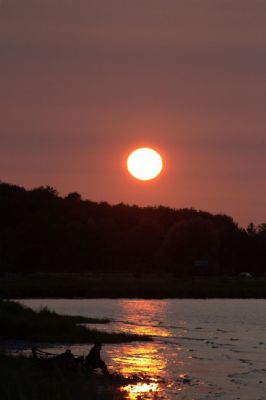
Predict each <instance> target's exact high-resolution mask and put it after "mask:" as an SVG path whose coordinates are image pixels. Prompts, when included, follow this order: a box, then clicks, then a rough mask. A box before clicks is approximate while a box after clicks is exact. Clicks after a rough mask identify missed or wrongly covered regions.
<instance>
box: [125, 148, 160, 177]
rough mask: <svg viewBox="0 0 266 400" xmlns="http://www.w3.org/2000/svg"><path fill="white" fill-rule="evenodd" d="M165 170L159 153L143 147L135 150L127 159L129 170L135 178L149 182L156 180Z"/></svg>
mask: <svg viewBox="0 0 266 400" xmlns="http://www.w3.org/2000/svg"><path fill="white" fill-rule="evenodd" d="M162 168H163V160H162V157H161V156H160V154H159V153H157V151H155V150H153V149H150V148H147V147H142V148H139V149H137V150H134V151H133V152H132V153H131V154H130V155H129V157H128V159H127V169H128V171H129V172H130V174H131V175H132V176H134V178H137V179H140V180H142V181H149V180H150V179H154V178H156V176H158V175H159V173H160V172H161V171H162Z"/></svg>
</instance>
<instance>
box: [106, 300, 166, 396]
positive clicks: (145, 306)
mask: <svg viewBox="0 0 266 400" xmlns="http://www.w3.org/2000/svg"><path fill="white" fill-rule="evenodd" d="M122 306H123V320H124V321H127V322H128V323H126V325H125V326H124V330H125V331H130V332H131V333H136V334H141V335H150V336H161V337H168V336H170V332H169V331H168V330H167V329H166V328H164V327H161V326H159V321H160V320H162V318H160V314H161V313H163V312H164V311H165V307H166V303H165V302H163V301H162V302H161V303H160V307H158V302H157V303H154V302H153V301H145V300H142V301H139V300H138V301H137V302H136V301H134V300H133V301H125V302H123V303H122ZM140 310H141V312H140ZM140 315H142V316H143V315H144V317H145V319H143V320H142V319H141V318H140ZM156 319H157V320H158V325H155V324H154V320H156ZM149 321H152V322H150V323H149ZM162 346H163V345H162V344H160V345H158V343H156V342H138V343H134V344H124V345H119V347H117V348H116V349H113V354H112V360H113V361H114V362H115V364H116V365H118V366H119V369H120V372H121V373H122V374H123V375H124V376H134V375H135V376H138V377H140V379H141V380H140V381H138V382H136V383H134V384H129V385H127V386H124V387H123V388H122V391H123V392H126V395H127V398H128V399H130V400H136V399H139V398H143V399H152V398H156V396H157V394H158V393H159V392H160V391H161V390H162V389H161V385H160V383H161V381H162V378H163V376H164V375H165V369H166V360H165V357H164V356H163V352H162V351H161V350H162Z"/></svg>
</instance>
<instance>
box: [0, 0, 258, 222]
mask: <svg viewBox="0 0 266 400" xmlns="http://www.w3.org/2000/svg"><path fill="white" fill-rule="evenodd" d="M265 122H266V1H263V0H249V1H247V0H231V1H229V0H119V1H118V0H93V1H90V0H2V1H1V0H0V168H1V169H0V171H1V173H0V179H1V180H2V181H6V182H11V183H16V184H19V185H23V186H26V187H27V188H31V187H36V186H40V185H47V184H49V185H51V186H54V187H55V188H56V189H58V191H59V193H60V194H62V195H65V194H67V193H68V192H70V191H78V192H80V193H81V195H82V196H83V198H89V199H92V200H97V201H99V200H106V201H108V202H110V203H118V202H125V203H129V204H132V203H136V204H139V205H159V204H163V205H168V206H173V207H176V208H180V207H194V208H196V209H203V210H207V211H210V212H214V213H227V214H229V215H232V216H233V217H234V219H235V220H236V221H238V222H239V223H240V224H241V225H243V226H245V225H246V224H247V223H248V222H250V221H254V222H255V223H260V222H266V185H265V172H266V130H265ZM140 145H146V146H151V147H154V148H155V149H157V150H159V151H161V153H162V155H163V157H164V159H165V164H166V165H165V170H164V173H163V174H162V175H161V177H160V178H159V179H156V180H154V181H152V182H149V183H142V182H138V181H136V180H134V179H133V178H131V177H129V175H128V173H127V171H126V168H125V160H126V157H127V155H128V153H129V151H130V150H132V149H134V148H135V147H138V146H140Z"/></svg>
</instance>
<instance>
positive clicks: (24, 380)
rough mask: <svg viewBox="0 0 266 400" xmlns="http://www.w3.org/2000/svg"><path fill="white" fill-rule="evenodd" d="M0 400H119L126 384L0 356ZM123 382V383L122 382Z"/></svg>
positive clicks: (48, 363) (57, 367) (79, 370)
mask: <svg viewBox="0 0 266 400" xmlns="http://www.w3.org/2000/svg"><path fill="white" fill-rule="evenodd" d="M0 370H1V374H0V398H1V400H62V399H64V400H84V399H90V400H122V399H124V398H125V394H123V393H122V392H121V391H120V390H119V389H120V386H121V385H123V383H125V382H126V380H124V379H123V378H122V377H121V378H120V379H116V380H115V379H113V380H110V379H108V378H105V377H103V376H98V377H97V376H95V375H94V376H93V375H92V376H89V375H88V373H87V371H84V370H82V369H78V370H67V369H64V368H61V367H59V366H58V365H57V364H56V363H54V362H48V361H42V360H33V359H30V358H25V357H22V356H20V357H11V356H6V355H4V354H0ZM124 381H125V382H124Z"/></svg>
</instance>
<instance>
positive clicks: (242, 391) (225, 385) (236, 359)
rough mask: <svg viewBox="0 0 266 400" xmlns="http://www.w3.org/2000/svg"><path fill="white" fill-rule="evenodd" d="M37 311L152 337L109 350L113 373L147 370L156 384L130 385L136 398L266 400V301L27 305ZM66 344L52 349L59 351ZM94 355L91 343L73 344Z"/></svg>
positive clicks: (76, 351)
mask: <svg viewBox="0 0 266 400" xmlns="http://www.w3.org/2000/svg"><path fill="white" fill-rule="evenodd" d="M22 302H23V303H24V304H26V305H28V306H30V307H32V308H34V309H38V308H40V306H48V307H49V308H50V309H51V310H54V311H56V312H58V313H61V314H71V315H83V316H88V317H98V318H102V317H107V318H111V319H112V322H111V323H110V324H106V325H91V324H90V325H89V326H90V327H96V328H97V329H102V330H103V329H104V330H107V331H119V332H121V331H122V332H132V333H138V334H148V335H151V336H152V337H153V339H154V341H153V342H148V343H146V342H134V343H130V344H119V345H106V346H104V347H103V350H102V358H103V359H105V360H106V362H107V364H108V367H109V368H110V370H111V371H119V372H121V373H122V374H124V375H132V374H136V373H137V374H139V373H141V374H142V373H143V374H145V376H148V377H149V378H150V379H151V383H149V384H144V383H143V384H139V385H132V386H129V387H126V388H125V389H126V390H127V392H128V396H129V399H132V400H137V399H159V398H164V399H169V400H173V399H177V400H178V399H182V400H200V399H201V400H204V399H212V400H213V399H216V398H220V399H226V400H239V399H241V400H266V363H265V361H266V301H265V300H213V299H212V300H173V299H171V300H168V299H165V300H127V299H118V300H108V299H97V300H86V299H85V300H84V299H82V300H53V299H42V300H40V299H38V300H32V299H31V300H22ZM65 347H66V346H64V347H63V348H62V347H61V346H59V345H58V346H56V347H52V346H46V347H45V350H47V351H50V352H53V353H57V352H61V351H63V349H65ZM69 347H70V348H71V349H72V351H73V353H74V354H76V355H83V354H84V355H86V354H87V353H88V351H89V349H90V347H91V346H90V345H78V344H77V345H72V346H69Z"/></svg>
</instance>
